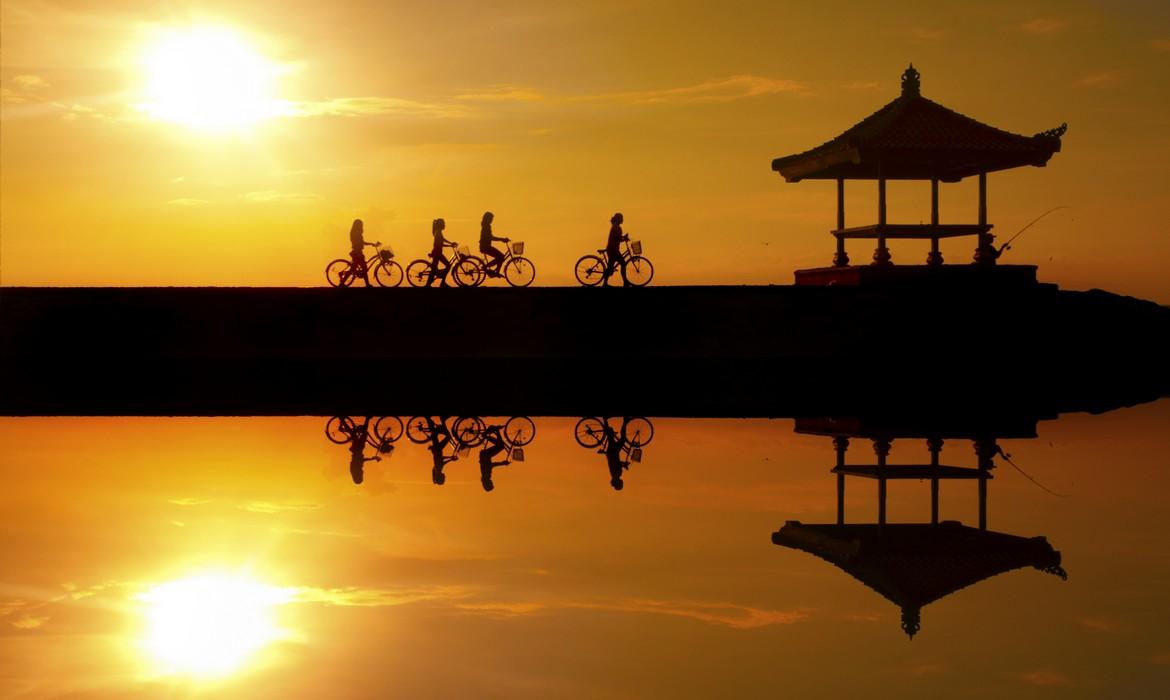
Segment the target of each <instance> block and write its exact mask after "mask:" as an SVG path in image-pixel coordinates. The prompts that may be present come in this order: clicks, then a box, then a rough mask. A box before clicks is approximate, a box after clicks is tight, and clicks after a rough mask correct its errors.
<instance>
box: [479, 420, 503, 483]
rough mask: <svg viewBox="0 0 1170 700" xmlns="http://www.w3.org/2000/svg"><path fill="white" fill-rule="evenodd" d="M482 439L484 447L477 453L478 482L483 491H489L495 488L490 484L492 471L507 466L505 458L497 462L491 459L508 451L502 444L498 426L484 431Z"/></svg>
mask: <svg viewBox="0 0 1170 700" xmlns="http://www.w3.org/2000/svg"><path fill="white" fill-rule="evenodd" d="M483 437H484V443H483V445H484V446H483V448H482V449H481V450H480V451H479V481H480V483H481V484H483V490H484V491H491V490H492V489H494V488H495V487H496V486H495V484H493V483H492V470H493V469H495V468H496V467H502V466H504V465H505V464H508V458H507V457H506V456H505V457H504V459H501V460H500V461H498V462H493V461H492V458H493V457H495V456H496V455H498V454H500V453H501V452H503V451H504V450H506V449H508V446H507V445H506V444H504V436H503V435H501V434H500V426H498V425H493V426H491V427H489V428H488V429H487V430H485V431H484V434H483Z"/></svg>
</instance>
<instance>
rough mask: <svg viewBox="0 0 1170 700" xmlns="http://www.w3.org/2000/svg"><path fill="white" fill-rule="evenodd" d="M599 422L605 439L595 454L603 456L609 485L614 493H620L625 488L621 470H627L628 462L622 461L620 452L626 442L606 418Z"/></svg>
mask: <svg viewBox="0 0 1170 700" xmlns="http://www.w3.org/2000/svg"><path fill="white" fill-rule="evenodd" d="M601 421H602V425H603V426H604V427H603V428H602V430H603V431H604V434H605V439H604V441H603V442H602V444H601V449H600V450H598V451H597V452H598V453H599V454H604V455H605V461H606V462H607V463H608V464H609V485H610V486H612V487H613V490H614V491H621V490H622V488H623V487H624V486H625V482H623V481H622V470H623V469H629V462H625V461H623V460H622V457H623V456H624V454H623V453H622V450H623V448H625V446H626V441H625V439H624V438H622V437H621V436H620V435H619V434H618V433H617V431H615V430H614V429H613V427H611V426H610V424H609V419H608V418H602V419H601Z"/></svg>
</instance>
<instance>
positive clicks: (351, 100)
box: [285, 97, 467, 119]
mask: <svg viewBox="0 0 1170 700" xmlns="http://www.w3.org/2000/svg"><path fill="white" fill-rule="evenodd" d="M285 114H286V116H294V117H322V116H328V117H361V116H376V115H389V116H398V117H419V118H429V119H452V118H458V117H463V116H466V115H467V110H466V108H464V107H462V106H460V105H449V104H438V103H432V102H418V101H415V100H406V99H401V98H397V97H335V98H332V99H328V100H317V101H309V102H290V103H289V104H288V105H287V107H286V109H285Z"/></svg>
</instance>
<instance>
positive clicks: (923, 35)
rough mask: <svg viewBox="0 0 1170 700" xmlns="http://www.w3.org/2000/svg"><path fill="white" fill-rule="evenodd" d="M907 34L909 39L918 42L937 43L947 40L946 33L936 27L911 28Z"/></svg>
mask: <svg viewBox="0 0 1170 700" xmlns="http://www.w3.org/2000/svg"><path fill="white" fill-rule="evenodd" d="M909 34H910V38H911V39H914V40H915V41H918V42H929V41H939V40H942V39H945V38H947V31H946V30H945V29H938V28H937V27H911V28H910V31H909Z"/></svg>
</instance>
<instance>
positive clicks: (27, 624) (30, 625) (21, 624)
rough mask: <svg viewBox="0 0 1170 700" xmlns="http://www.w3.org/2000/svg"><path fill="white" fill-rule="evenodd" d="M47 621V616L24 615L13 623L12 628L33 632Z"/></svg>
mask: <svg viewBox="0 0 1170 700" xmlns="http://www.w3.org/2000/svg"><path fill="white" fill-rule="evenodd" d="M48 621H49V616H48V615H36V616H34V615H25V616H24V617H22V618H20V619H18V620H16V621H14V622H13V623H12V626H13V627H15V628H16V629H18V630H34V629H36V628H38V627H40V626H41V625H43V624H45V623H46V622H48Z"/></svg>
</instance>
